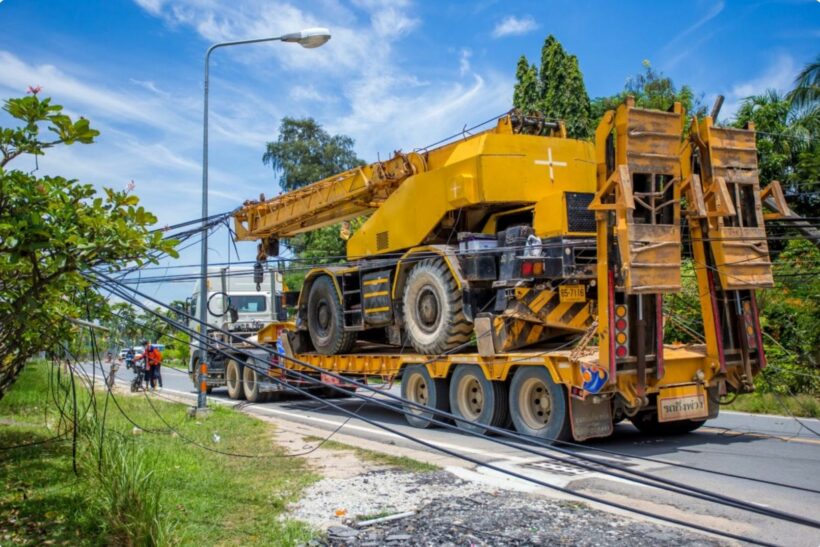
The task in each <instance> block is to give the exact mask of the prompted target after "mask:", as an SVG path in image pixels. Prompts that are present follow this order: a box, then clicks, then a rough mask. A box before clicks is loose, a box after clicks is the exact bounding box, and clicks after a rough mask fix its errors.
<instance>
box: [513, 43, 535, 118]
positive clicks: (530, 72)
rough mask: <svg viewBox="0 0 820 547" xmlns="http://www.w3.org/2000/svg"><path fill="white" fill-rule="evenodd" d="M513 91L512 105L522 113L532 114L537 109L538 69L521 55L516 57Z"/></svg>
mask: <svg viewBox="0 0 820 547" xmlns="http://www.w3.org/2000/svg"><path fill="white" fill-rule="evenodd" d="M515 79H516V82H517V83H516V84H515V91H514V92H513V106H514V107H515V108H517V109H518V110H521V111H522V112H523V113H524V114H534V113H536V112H537V111H538V69H537V68H536V66H535V65H531V64H530V63H529V61H527V58H526V57H525V56H524V55H522V56H521V57H520V58H519V59H518V67H517V68H516V70H515Z"/></svg>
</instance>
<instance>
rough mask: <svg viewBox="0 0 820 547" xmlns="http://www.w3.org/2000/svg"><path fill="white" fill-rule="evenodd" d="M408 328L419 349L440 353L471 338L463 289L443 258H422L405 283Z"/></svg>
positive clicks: (405, 320) (409, 334)
mask: <svg viewBox="0 0 820 547" xmlns="http://www.w3.org/2000/svg"><path fill="white" fill-rule="evenodd" d="M402 303H403V313H404V329H405V332H406V333H407V336H408V338H409V339H410V343H411V344H412V345H413V347H414V348H415V349H416V351H418V352H419V353H423V354H425V355H436V354H439V353H443V352H445V351H448V350H452V349H453V348H455V347H457V346H459V345H462V344H464V343H466V342H467V341H469V340H470V336H471V335H472V333H473V326H472V324H471V323H470V322H469V321H467V318H466V317H465V315H464V307H463V303H462V300H461V291H460V290H458V287H457V285H456V280H455V279H454V278H453V275H452V274H451V273H450V270H449V269H448V268H447V264H445V263H444V261H443V260H440V259H430V260H422V261H421V262H419V264H418V265H417V266H416V267H415V268H413V269H412V270H411V271H410V275H409V276H408V278H407V283H406V284H405V286H404V296H403V300H402Z"/></svg>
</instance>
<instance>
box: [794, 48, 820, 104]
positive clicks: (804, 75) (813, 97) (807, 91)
mask: <svg viewBox="0 0 820 547" xmlns="http://www.w3.org/2000/svg"><path fill="white" fill-rule="evenodd" d="M794 84H795V86H794V89H793V90H792V91H791V92H790V93H789V96H788V99H789V101H791V103H792V105H793V107H795V108H798V109H801V108H807V107H814V108H817V104H818V103H820V55H818V56H817V57H816V58H815V60H814V62H811V63H809V64H807V65H806V66H805V68H803V70H801V71H800V74H798V75H797V78H796V79H795V80H794Z"/></svg>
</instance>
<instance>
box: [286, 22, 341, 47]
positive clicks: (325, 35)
mask: <svg viewBox="0 0 820 547" xmlns="http://www.w3.org/2000/svg"><path fill="white" fill-rule="evenodd" d="M281 40H282V41H283V42H296V43H298V44H299V45H301V46H302V47H305V48H315V47H319V46H321V45H323V44H324V43H325V42H327V41H328V40H330V31H329V30H328V29H326V28H323V27H317V28H308V29H305V30H302V31H300V32H292V33H290V34H285V35H284V36H282V38H281Z"/></svg>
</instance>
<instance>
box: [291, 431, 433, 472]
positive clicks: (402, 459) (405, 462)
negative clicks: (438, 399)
mask: <svg viewBox="0 0 820 547" xmlns="http://www.w3.org/2000/svg"><path fill="white" fill-rule="evenodd" d="M304 440H305V441H307V442H321V441H322V440H323V439H322V437H314V436H312V435H309V436H307V437H304ZM322 448H327V449H330V450H352V451H353V452H355V453H356V455H357V456H358V457H359V458H361V459H362V460H366V461H369V462H373V463H376V464H380V465H388V466H390V467H397V468H399V469H403V470H405V471H412V472H415V473H426V472H429V471H437V470H438V469H440V468H439V467H438V466H437V465H433V464H431V463H425V462H420V461H418V460H414V459H413V458H408V457H407V456H391V455H390V454H382V453H381V452H375V451H373V450H367V449H364V448H359V447H357V446H351V445H349V444H344V443H340V442H337V441H332V440H331V441H325V442H324V443H323V444H322Z"/></svg>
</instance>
